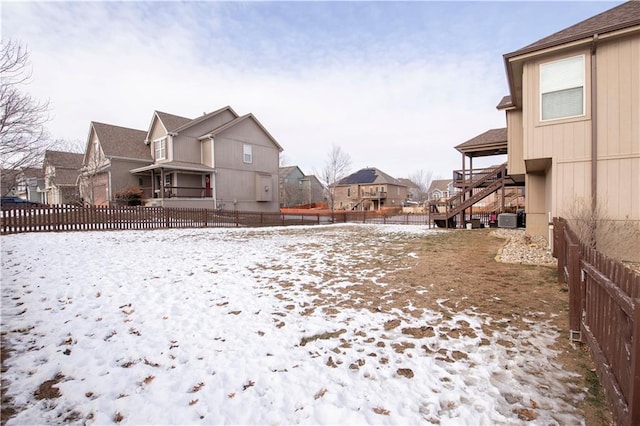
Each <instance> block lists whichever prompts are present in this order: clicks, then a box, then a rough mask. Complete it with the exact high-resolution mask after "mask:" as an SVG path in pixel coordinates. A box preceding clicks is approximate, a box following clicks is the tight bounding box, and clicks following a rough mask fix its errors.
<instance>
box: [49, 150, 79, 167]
mask: <svg viewBox="0 0 640 426" xmlns="http://www.w3.org/2000/svg"><path fill="white" fill-rule="evenodd" d="M83 156H84V154H78V153H76V152H65V151H52V150H47V151H46V152H45V154H44V161H45V163H46V164H50V165H52V166H53V167H55V168H56V169H74V170H79V169H80V168H81V167H82V158H83Z"/></svg>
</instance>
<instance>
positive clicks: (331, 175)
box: [316, 145, 351, 210]
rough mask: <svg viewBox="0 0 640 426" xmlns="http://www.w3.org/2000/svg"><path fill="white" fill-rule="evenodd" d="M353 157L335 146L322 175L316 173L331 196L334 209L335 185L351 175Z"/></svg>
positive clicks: (330, 203) (331, 204) (331, 206)
mask: <svg viewBox="0 0 640 426" xmlns="http://www.w3.org/2000/svg"><path fill="white" fill-rule="evenodd" d="M350 167H351V157H350V156H349V154H347V153H346V152H344V151H343V150H342V148H340V147H339V146H336V145H333V146H332V148H331V151H330V152H329V154H328V155H327V161H326V163H325V165H324V168H323V169H322V170H321V171H320V173H316V174H317V175H318V177H319V179H320V180H321V181H322V183H323V184H324V185H325V186H326V188H327V190H328V196H329V207H330V208H331V210H333V209H334V200H335V184H336V183H337V182H338V181H339V180H340V179H342V178H343V177H345V176H346V175H347V174H348V173H349V168H350Z"/></svg>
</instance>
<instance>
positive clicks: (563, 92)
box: [540, 55, 585, 121]
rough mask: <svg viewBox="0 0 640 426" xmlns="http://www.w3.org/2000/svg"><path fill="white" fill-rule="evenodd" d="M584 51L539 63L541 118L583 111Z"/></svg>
mask: <svg viewBox="0 0 640 426" xmlns="http://www.w3.org/2000/svg"><path fill="white" fill-rule="evenodd" d="M584 80H585V64H584V55H580V56H573V57H571V58H566V59H561V60H559V61H553V62H548V63H546V64H541V65H540V121H545V120H557V119H560V118H568V117H579V116H582V115H584V109H585V106H584V101H585V94H584V86H585V84H584V83H585V82H584Z"/></svg>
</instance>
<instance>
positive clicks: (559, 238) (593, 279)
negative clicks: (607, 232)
mask: <svg viewBox="0 0 640 426" xmlns="http://www.w3.org/2000/svg"><path fill="white" fill-rule="evenodd" d="M554 255H555V256H556V257H557V259H558V280H559V281H561V282H566V283H567V285H568V287H569V323H570V329H571V338H572V339H573V340H577V341H580V342H583V343H586V344H587V346H588V348H589V352H590V354H591V357H592V359H593V361H594V363H595V364H596V371H597V374H598V378H599V379H600V381H601V383H602V385H603V387H604V388H605V390H606V394H607V398H608V400H609V402H610V404H611V406H612V411H613V413H614V416H615V418H616V422H617V423H618V424H621V425H628V426H631V425H638V424H640V341H639V340H640V274H639V273H637V272H635V271H633V270H632V269H630V268H628V267H626V266H625V265H623V264H622V263H620V262H616V261H614V260H612V259H610V258H608V257H607V256H605V255H604V254H602V253H600V252H599V251H598V250H597V247H596V248H594V247H590V246H587V245H585V244H583V243H581V242H580V241H579V240H578V238H577V237H576V235H575V233H574V232H573V231H572V230H571V228H570V226H569V224H568V223H567V221H566V220H564V219H562V218H556V219H554Z"/></svg>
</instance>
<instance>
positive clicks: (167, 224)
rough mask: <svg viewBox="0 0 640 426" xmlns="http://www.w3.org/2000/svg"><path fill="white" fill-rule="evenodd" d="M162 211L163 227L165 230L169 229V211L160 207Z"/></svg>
mask: <svg viewBox="0 0 640 426" xmlns="http://www.w3.org/2000/svg"><path fill="white" fill-rule="evenodd" d="M162 210H163V211H164V227H165V228H167V229H168V228H171V221H170V220H169V209H168V208H166V207H162Z"/></svg>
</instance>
